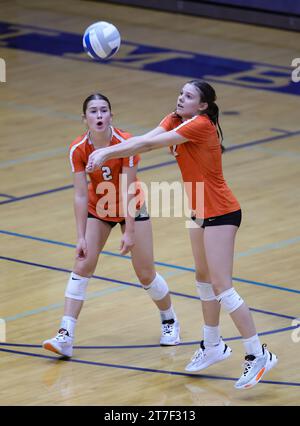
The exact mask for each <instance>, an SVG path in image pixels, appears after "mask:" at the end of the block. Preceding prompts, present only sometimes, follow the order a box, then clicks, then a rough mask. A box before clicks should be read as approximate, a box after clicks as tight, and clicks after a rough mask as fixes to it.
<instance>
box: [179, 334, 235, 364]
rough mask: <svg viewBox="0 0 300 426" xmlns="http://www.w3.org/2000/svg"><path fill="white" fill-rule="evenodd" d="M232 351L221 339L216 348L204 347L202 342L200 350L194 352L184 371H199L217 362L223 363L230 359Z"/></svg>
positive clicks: (202, 341)
mask: <svg viewBox="0 0 300 426" xmlns="http://www.w3.org/2000/svg"><path fill="white" fill-rule="evenodd" d="M231 352H232V350H231V349H230V347H229V346H227V345H226V343H224V341H223V339H222V338H221V339H220V342H219V344H218V345H216V346H211V347H207V348H206V347H205V346H204V340H201V342H200V348H199V349H197V350H196V352H195V353H194V355H193V357H192V359H191V361H190V362H189V364H188V365H187V366H186V367H185V371H190V372H194V371H200V370H204V368H207V367H209V366H210V365H212V364H216V363H217V362H220V361H224V360H225V359H227V358H228V357H230V355H231Z"/></svg>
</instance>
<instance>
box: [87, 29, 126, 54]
mask: <svg viewBox="0 0 300 426" xmlns="http://www.w3.org/2000/svg"><path fill="white" fill-rule="evenodd" d="M120 44H121V37H120V33H119V31H118V30H117V28H116V27H115V26H114V25H113V24H110V23H109V22H104V21H100V22H95V23H94V24H92V25H90V26H89V27H88V28H87V29H86V30H85V32H84V35H83V47H84V50H85V51H86V53H87V54H88V55H89V56H90V57H91V58H93V59H100V60H103V59H108V58H111V57H112V56H113V55H115V54H116V53H117V51H118V50H119V48H120Z"/></svg>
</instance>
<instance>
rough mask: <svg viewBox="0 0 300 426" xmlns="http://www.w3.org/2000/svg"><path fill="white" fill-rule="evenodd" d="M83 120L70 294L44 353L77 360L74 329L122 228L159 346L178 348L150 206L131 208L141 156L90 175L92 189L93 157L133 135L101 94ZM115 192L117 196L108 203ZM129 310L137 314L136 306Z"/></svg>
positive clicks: (124, 249)
mask: <svg viewBox="0 0 300 426" xmlns="http://www.w3.org/2000/svg"><path fill="white" fill-rule="evenodd" d="M83 120H84V122H85V124H86V125H87V131H86V132H85V133H84V134H83V135H82V136H79V137H78V138H77V139H76V140H75V141H74V142H73V143H72V144H71V146H70V151H69V153H70V162H71V167H72V171H73V176H74V210H75V217H76V226H77V246H76V258H75V263H74V267H73V271H72V273H71V275H70V277H69V280H68V283H67V287H66V291H65V307H64V315H63V317H62V320H61V324H60V328H59V330H58V333H57V335H56V336H55V337H54V338H52V339H49V340H46V341H44V342H43V347H44V348H45V349H48V350H50V351H53V352H56V353H58V354H60V355H63V356H67V357H71V356H72V353H73V342H74V335H75V327H76V323H77V319H78V316H79V313H80V311H81V308H82V306H83V302H84V300H85V297H86V289H87V285H88V282H89V279H90V277H91V276H92V275H93V273H94V271H95V269H96V266H97V261H98V257H99V254H100V252H101V251H102V250H103V248H104V245H105V243H106V241H107V239H108V237H109V234H110V232H111V230H112V228H113V227H114V226H116V225H118V224H119V225H120V226H121V230H122V233H123V235H122V239H121V254H123V255H125V254H126V253H128V252H131V256H132V264H133V267H134V270H135V272H136V275H137V277H138V279H139V280H140V282H141V284H142V286H143V288H144V289H145V290H146V291H147V293H148V295H149V296H150V298H151V299H152V300H153V301H154V303H155V304H156V306H157V308H158V309H159V312H160V316H161V323H162V324H161V337H160V344H161V345H162V346H169V345H177V344H178V343H179V341H180V337H179V323H178V321H177V318H176V314H175V311H174V309H173V306H172V304H171V298H170V294H169V289H168V285H167V283H166V281H165V280H164V278H163V277H162V276H161V275H160V274H158V273H157V272H156V271H155V267H154V259H153V239H152V228H151V221H150V217H149V215H148V213H147V210H146V206H145V204H143V203H141V202H140V203H138V205H137V209H136V211H135V212H134V214H130V211H129V208H128V206H129V204H130V202H131V200H132V198H133V197H135V196H136V195H137V192H138V183H137V178H136V172H137V165H138V162H139V156H130V157H129V158H124V159H114V160H109V161H107V162H105V163H104V164H102V167H101V168H100V169H97V170H95V171H94V172H91V173H89V178H90V183H89V184H88V183H87V176H86V171H85V168H86V165H87V162H88V157H89V155H90V154H91V153H92V152H95V150H98V148H103V147H108V146H116V145H119V144H120V145H123V144H126V143H127V141H126V140H127V139H128V138H129V137H130V134H129V133H126V132H124V131H121V130H119V129H117V128H115V127H113V125H112V112H111V104H110V101H109V99H108V98H107V97H105V96H104V95H102V94H93V95H91V96H89V97H88V98H87V99H86V100H85V101H84V103H83ZM120 176H121V177H122V179H125V186H126V188H125V192H126V194H125V197H123V199H125V200H127V201H126V202H125V204H126V205H125V207H124V208H123V207H122V205H123V203H122V202H121V201H120V200H121V199H122V198H121V197H120V196H121V195H122V189H121V186H122V185H123V184H122V181H120ZM132 184H133V185H135V187H136V191H137V192H136V193H135V194H133V195H132V194H131V195H130V194H129V193H127V192H128V189H129V187H130V186H131V185H132ZM110 189H111V194H113V196H111V197H110V198H109V197H108V192H109V190H110ZM122 208H123V210H124V211H123V210H122ZM129 308H130V309H131V310H133V309H134V307H133V306H132V307H129ZM116 311H117V309H116ZM112 321H115V322H117V321H118V314H117V312H114V313H112Z"/></svg>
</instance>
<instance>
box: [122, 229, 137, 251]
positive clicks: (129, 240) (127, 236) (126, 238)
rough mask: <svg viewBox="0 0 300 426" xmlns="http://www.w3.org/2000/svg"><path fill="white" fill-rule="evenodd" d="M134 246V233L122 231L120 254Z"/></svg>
mask: <svg viewBox="0 0 300 426" xmlns="http://www.w3.org/2000/svg"><path fill="white" fill-rule="evenodd" d="M133 246H134V233H128V232H124V234H123V237H122V239H121V245H120V254H123V255H125V254H127V253H129V252H130V251H131V249H132V247H133Z"/></svg>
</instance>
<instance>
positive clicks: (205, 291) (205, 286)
mask: <svg viewBox="0 0 300 426" xmlns="http://www.w3.org/2000/svg"><path fill="white" fill-rule="evenodd" d="M196 289H197V293H198V295H199V298H200V300H201V301H202V302H211V301H213V300H216V295H215V293H214V290H213V286H212V285H211V284H210V283H207V282H203V281H201V282H200V281H197V282H196Z"/></svg>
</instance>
